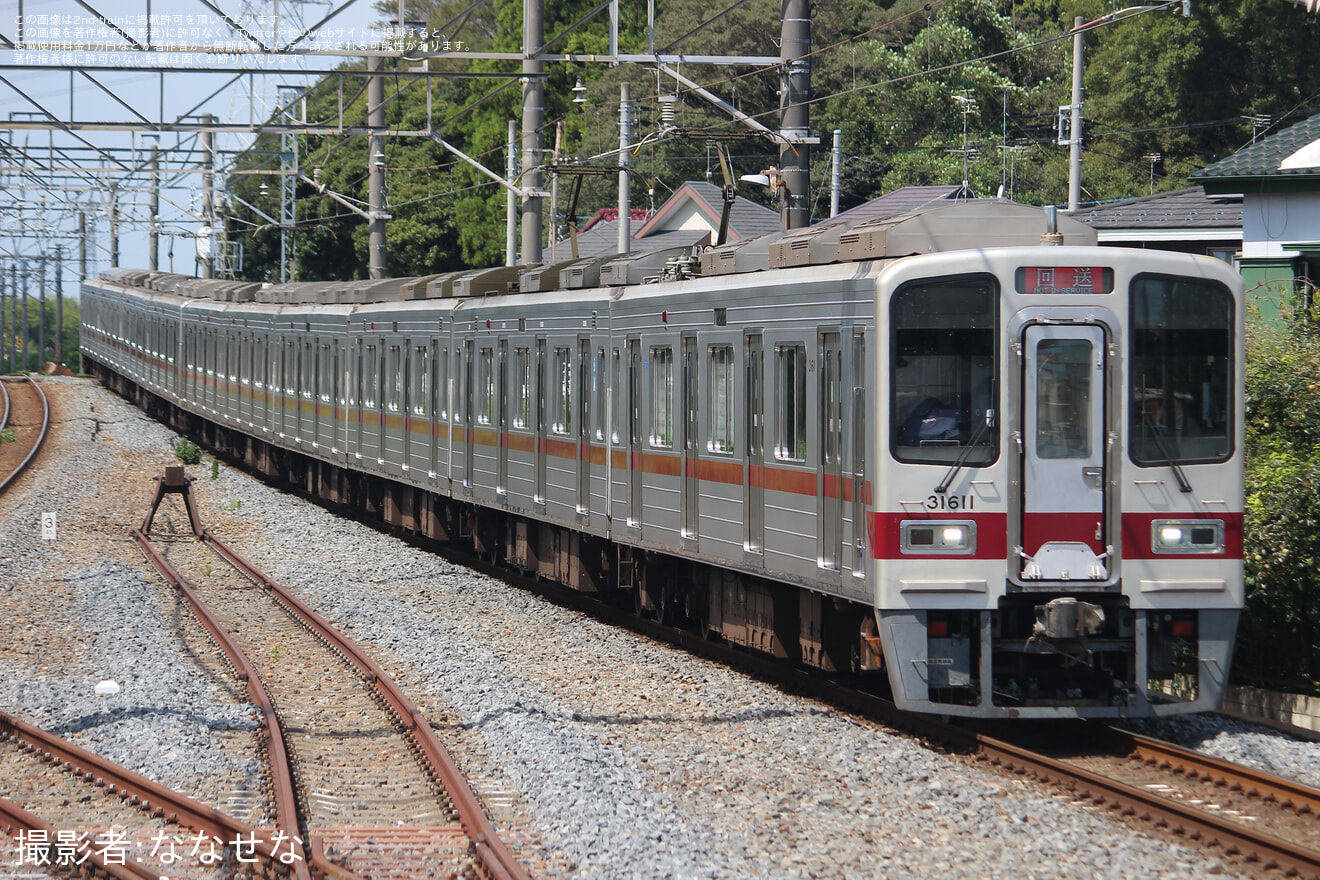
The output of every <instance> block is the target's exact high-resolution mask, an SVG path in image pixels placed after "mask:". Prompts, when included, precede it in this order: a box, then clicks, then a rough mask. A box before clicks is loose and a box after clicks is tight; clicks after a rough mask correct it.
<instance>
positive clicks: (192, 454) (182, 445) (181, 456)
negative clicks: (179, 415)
mask: <svg viewBox="0 0 1320 880" xmlns="http://www.w3.org/2000/svg"><path fill="white" fill-rule="evenodd" d="M174 457H175V458H177V459H178V460H179V461H181V462H183V463H184V464H200V463H201V460H202V448H201V447H200V446H198V445H197V444H196V443H194V442H192V441H191V440H180V441H179V442H178V443H175V444H174Z"/></svg>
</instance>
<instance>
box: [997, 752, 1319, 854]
mask: <svg viewBox="0 0 1320 880" xmlns="http://www.w3.org/2000/svg"><path fill="white" fill-rule="evenodd" d="M977 741H978V742H979V744H980V752H979V754H978V757H981V758H983V759H985V760H987V761H989V762H990V763H992V764H995V765H1000V766H1004V767H1008V768H1010V769H1013V770H1015V771H1017V772H1020V773H1023V774H1031V775H1033V776H1035V777H1036V778H1038V779H1043V780H1046V781H1048V782H1052V783H1055V784H1057V785H1061V786H1062V787H1064V788H1066V789H1068V790H1069V791H1071V792H1073V794H1074V795H1075V796H1077V797H1078V798H1081V799H1087V800H1091V801H1092V802H1093V803H1096V804H1099V805H1109V806H1110V807H1112V808H1115V809H1120V810H1121V811H1122V812H1123V814H1124V815H1131V816H1136V817H1137V818H1139V819H1142V820H1144V821H1149V822H1154V823H1155V824H1156V825H1159V826H1163V827H1166V828H1167V829H1169V830H1170V831H1172V832H1173V833H1174V834H1182V835H1184V836H1186V837H1187V838H1188V839H1190V840H1194V841H1197V842H1199V843H1201V844H1202V845H1205V846H1219V847H1220V848H1221V849H1222V850H1223V852H1224V853H1225V854H1227V855H1233V856H1240V857H1242V858H1245V859H1246V860H1248V861H1259V862H1260V863H1261V864H1262V865H1263V866H1264V867H1266V868H1277V869H1279V870H1282V871H1284V872H1285V873H1287V874H1289V875H1292V876H1300V877H1307V878H1320V852H1316V851H1314V850H1309V849H1306V848H1305V847H1302V846H1298V845H1297V844H1294V843H1290V842H1289V841H1286V840H1282V839H1280V838H1277V837H1274V836H1272V835H1269V834H1261V833H1255V832H1252V831H1251V830H1250V829H1248V828H1246V827H1245V826H1243V825H1240V824H1238V823H1235V822H1232V821H1230V820H1227V819H1221V818H1219V817H1218V816H1215V815H1213V814H1211V813H1207V812H1203V811H1201V810H1197V809H1195V808H1194V807H1189V806H1185V805H1183V804H1181V803H1179V802H1177V801H1173V800H1169V799H1168V798H1164V797H1161V796H1160V795H1157V794H1152V793H1150V792H1147V791H1144V790H1143V789H1140V788H1137V787H1135V786H1131V785H1127V784H1125V783H1122V782H1117V781H1115V780H1113V779H1108V778H1106V777H1104V776H1101V775H1099V774H1097V773H1092V772H1090V771H1088V770H1083V769H1081V768H1080V767H1074V766H1071V765H1069V764H1067V763H1065V762H1063V761H1058V760H1055V759H1054V758H1049V757H1046V756H1044V755H1039V754H1036V753H1035V752H1032V751H1031V750H1029V749H1025V748H1022V747H1020V746H1016V745H1013V744H1011V743H1007V742H1003V741H1002V740H997V739H994V738H992V737H988V736H984V735H980V736H978V737H977Z"/></svg>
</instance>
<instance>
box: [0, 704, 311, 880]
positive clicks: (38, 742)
mask: <svg viewBox="0 0 1320 880" xmlns="http://www.w3.org/2000/svg"><path fill="white" fill-rule="evenodd" d="M0 737H7V738H9V739H12V740H14V741H15V742H16V743H18V744H19V745H20V746H21V747H24V748H28V749H30V750H33V751H37V752H40V753H41V756H42V757H43V758H45V759H46V760H48V761H51V762H54V763H59V764H61V765H63V766H66V767H68V768H70V769H71V770H72V771H73V772H75V773H78V774H81V775H82V777H83V779H85V780H87V781H89V782H95V784H97V785H99V786H102V787H104V788H105V789H106V790H107V791H109V792H110V793H111V794H119V795H120V796H121V797H123V798H125V799H127V800H129V801H130V803H132V804H133V805H134V806H136V807H138V808H139V809H141V810H145V811H148V812H154V813H155V814H156V815H157V816H160V817H162V818H164V819H165V821H167V822H172V823H174V824H177V825H182V826H184V827H186V828H190V829H192V830H193V831H200V832H202V833H204V834H207V835H209V836H211V837H213V838H215V839H217V840H220V841H221V842H224V843H231V842H232V841H234V840H235V839H237V838H238V837H242V838H243V839H244V841H245V842H246V841H248V840H254V841H255V845H254V851H255V852H257V853H259V854H260V855H261V856H262V857H263V858H264V859H266V860H267V861H268V862H270V863H271V864H272V865H276V864H282V863H281V862H279V857H278V854H277V853H276V852H275V849H274V847H272V846H271V845H270V844H269V843H268V842H267V841H265V840H262V839H261V838H260V837H256V836H255V834H256V829H255V828H253V827H252V826H250V825H247V824H245V823H243V822H240V821H238V820H237V819H235V818H233V817H232V816H228V815H226V814H225V813H222V812H220V811H219V810H217V809H214V808H213V807H208V806H206V805H205V804H202V803H200V802H198V801H195V800H193V799H192V798H190V797H188V796H186V795H183V794H180V793H179V792H177V791H174V790H172V789H169V788H166V787H165V786H163V785H161V784H159V783H157V782H153V781H152V780H150V779H147V778H146V777H145V776H142V775H140V774H138V773H134V772H133V771H132V770H129V769H128V768H127V767H122V766H120V765H119V764H116V763H114V762H113V761H109V760H107V759H105V758H102V757H101V756H100V755H97V754H94V753H92V752H89V751H87V750H86V749H83V748H80V747H78V746H76V745H74V744H73V743H71V742H69V741H67V740H64V739H61V738H60V737H58V736H56V735H55V734H53V733H50V732H49V731H45V730H42V729H41V728H39V727H34V726H32V725H31V724H28V723H26V722H24V721H21V720H19V719H18V718H15V717H14V716H12V715H9V714H8V713H6V712H2V711H0ZM11 821H18V824H19V826H20V827H28V828H31V829H40V828H42V827H45V826H44V825H41V824H37V825H24V824H23V822H22V821H19V820H13V819H11ZM38 822H40V820H38ZM51 840H52V841H53V840H54V837H53V836H52V837H51ZM317 867H318V869H319V868H320V866H317ZM334 867H337V866H334ZM116 876H119V875H116ZM132 876H150V877H155V876H156V875H154V874H145V875H132Z"/></svg>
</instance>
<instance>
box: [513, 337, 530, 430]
mask: <svg viewBox="0 0 1320 880" xmlns="http://www.w3.org/2000/svg"><path fill="white" fill-rule="evenodd" d="M513 382H514V394H515V395H516V401H517V402H516V405H515V407H514V410H513V426H514V427H515V428H523V429H528V428H530V427H531V425H532V352H531V349H527V348H516V349H514V350H513Z"/></svg>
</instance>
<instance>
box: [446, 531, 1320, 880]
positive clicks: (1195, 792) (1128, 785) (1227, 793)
mask: <svg viewBox="0 0 1320 880" xmlns="http://www.w3.org/2000/svg"><path fill="white" fill-rule="evenodd" d="M451 558H457V556H454V557H451ZM463 560H464V564H467V565H470V566H473V567H476V568H479V569H480V570H482V571H484V572H485V573H487V574H490V575H493V576H499V577H503V578H504V579H506V580H508V581H510V582H511V583H515V584H517V585H519V586H520V587H522V588H524V589H528V590H529V591H532V592H536V593H539V594H541V595H544V596H546V597H547V598H550V599H552V600H554V601H556V602H559V603H560V604H563V605H566V606H568V607H573V608H577V609H578V610H582V611H585V612H587V613H591V614H593V615H594V616H595V617H597V618H598V619H601V620H604V621H606V622H609V623H613V624H617V625H622V626H625V627H627V628H629V629H631V630H633V631H635V632H638V633H641V634H643V635H646V636H648V637H651V638H654V639H657V640H659V641H664V642H667V643H669V644H672V645H675V646H676V647H681V648H684V649H686V650H688V651H689V652H691V653H693V654H696V655H698V656H702V657H705V658H707V659H711V660H714V661H717V662H720V663H724V664H726V665H730V666H734V667H736V668H740V669H743V670H744V671H747V672H748V673H750V674H752V675H755V676H756V677H758V678H761V679H763V680H766V681H769V682H772V683H775V684H777V685H779V686H780V687H783V688H785V689H786V690H789V691H792V692H795V693H803V694H808V695H810V696H813V697H815V698H817V699H820V700H822V701H823V702H826V703H830V704H832V705H835V706H837V707H839V708H841V709H845V710H847V711H851V712H856V713H857V714H859V715H863V716H866V717H869V718H871V719H873V720H877V721H880V722H882V723H884V724H885V725H887V726H890V727H893V728H895V729H898V730H902V731H905V732H907V733H910V734H912V735H914V736H917V737H919V738H921V739H924V740H926V741H928V742H930V743H931V744H932V745H933V746H935V747H937V748H939V749H941V750H945V751H950V752H954V753H960V754H963V755H965V756H968V757H969V758H971V759H972V760H974V761H975V762H977V763H981V764H989V765H991V766H995V767H998V768H1001V769H1003V770H1006V771H1008V772H1011V773H1014V774H1016V775H1025V776H1031V777H1034V778H1036V779H1037V780H1039V781H1042V782H1045V783H1048V784H1051V785H1055V786H1058V787H1061V788H1063V789H1064V790H1066V791H1067V792H1069V793H1070V794H1071V795H1072V796H1073V797H1074V798H1076V799H1077V800H1078V801H1079V802H1082V803H1089V804H1091V805H1095V806H1100V807H1103V808H1106V809H1107V810H1112V811H1114V812H1116V813H1117V814H1119V815H1121V816H1122V817H1124V818H1127V819H1131V820H1137V821H1140V822H1142V823H1144V824H1147V825H1148V826H1150V827H1152V828H1154V829H1155V830H1156V832H1157V833H1161V834H1169V835H1171V836H1175V837H1177V838H1179V839H1181V840H1182V841H1183V842H1185V843H1190V844H1193V845H1198V846H1201V847H1204V848H1207V849H1211V850H1214V851H1217V852H1219V853H1221V854H1223V855H1225V856H1228V857H1230V858H1233V859H1236V860H1238V861H1240V862H1243V863H1245V864H1248V865H1250V866H1252V868H1253V869H1258V868H1265V869H1269V870H1270V871H1273V872H1277V876H1280V877H1283V876H1289V877H1302V878H1314V880H1320V823H1318V822H1317V821H1316V817H1317V816H1320V791H1318V790H1316V789H1312V788H1310V787H1308V786H1305V785H1301V784H1298V783H1295V782H1292V781H1289V780H1286V779H1281V778H1279V777H1277V776H1272V775H1271V774H1268V773H1264V772H1262V771H1258V770H1255V769H1253V768H1250V767H1245V766H1242V765H1237V764H1233V763H1231V762H1228V761H1223V760H1219V759H1216V758H1212V757H1209V756H1207V755H1202V754H1200V753H1198V752H1194V751H1192V750H1189V749H1183V748H1181V747H1179V746H1175V745H1173V744H1171V743H1166V742H1162V741H1160V740H1155V739H1151V738H1149V737H1143V736H1139V735H1136V734H1132V733H1128V732H1126V731H1119V730H1113V729H1104V728H1098V727H1097V726H1096V725H1083V726H1082V727H1081V728H1080V729H1079V731H1077V736H1076V737H1072V738H1071V742H1072V743H1073V745H1074V748H1073V749H1072V751H1071V753H1070V754H1071V757H1068V758H1061V757H1058V756H1057V755H1056V754H1053V752H1055V751H1056V746H1057V739H1058V736H1057V732H1058V731H1057V728H1053V727H1051V728H1048V729H1047V730H1044V731H1042V728H1041V726H1040V725H1025V726H1023V725H1019V726H1018V729H1019V730H1029V731H1033V732H1035V733H1036V734H1038V735H1040V734H1042V733H1043V736H1044V738H1045V739H1046V740H1047V741H1048V740H1050V739H1051V738H1052V739H1053V740H1055V742H1050V743H1048V744H1046V745H1041V746H1039V747H1033V746H1031V745H1026V744H1023V742H1010V741H1008V740H1007V739H998V738H995V737H992V736H989V735H987V734H985V733H982V732H979V731H978V730H977V729H975V728H974V727H969V726H964V725H963V724H955V723H951V722H946V721H943V720H941V719H939V718H936V717H932V716H928V715H914V714H911V713H906V712H902V711H900V710H899V709H898V708H897V707H896V706H895V705H894V704H893V702H892V701H890V700H888V699H886V698H884V697H883V696H880V695H877V694H873V693H868V692H866V691H863V690H858V689H857V688H856V687H854V686H852V685H851V684H850V683H849V682H846V681H840V680H835V679H831V678H828V677H824V676H821V675H819V674H817V673H815V672H812V671H806V670H803V669H800V668H795V667H791V666H789V665H786V664H783V663H782V662H779V661H776V660H774V659H773V658H769V657H763V656H760V655H757V654H754V653H750V652H747V651H744V650H741V649H738V648H736V647H734V646H730V645H727V644H723V643H721V642H714V641H707V640H705V639H702V638H700V637H698V636H696V635H694V634H693V633H691V632H686V631H683V630H679V629H676V628H674V627H671V626H667V625H662V624H660V623H658V622H656V621H654V620H650V619H646V618H638V617H636V616H635V615H633V614H631V613H630V612H628V611H627V610H625V609H620V608H618V607H615V606H612V605H609V604H608V603H603V602H600V601H599V600H597V599H593V598H591V597H589V596H586V595H584V594H582V593H578V592H575V591H572V590H568V589H565V588H563V587H559V586H557V585H554V584H551V583H548V582H544V581H536V580H533V579H530V578H526V577H523V576H520V575H517V574H514V573H511V572H509V571H507V570H504V569H501V568H499V567H497V566H493V565H490V564H489V563H483V562H479V561H475V560H473V559H472V558H471V557H467V556H464V557H463ZM1003 729H1006V730H1011V729H1013V727H1012V726H1008V727H1005V728H1003ZM1097 731H1099V732H1097ZM1026 739H1027V737H1024V738H1023V740H1024V741H1025V740H1026Z"/></svg>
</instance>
